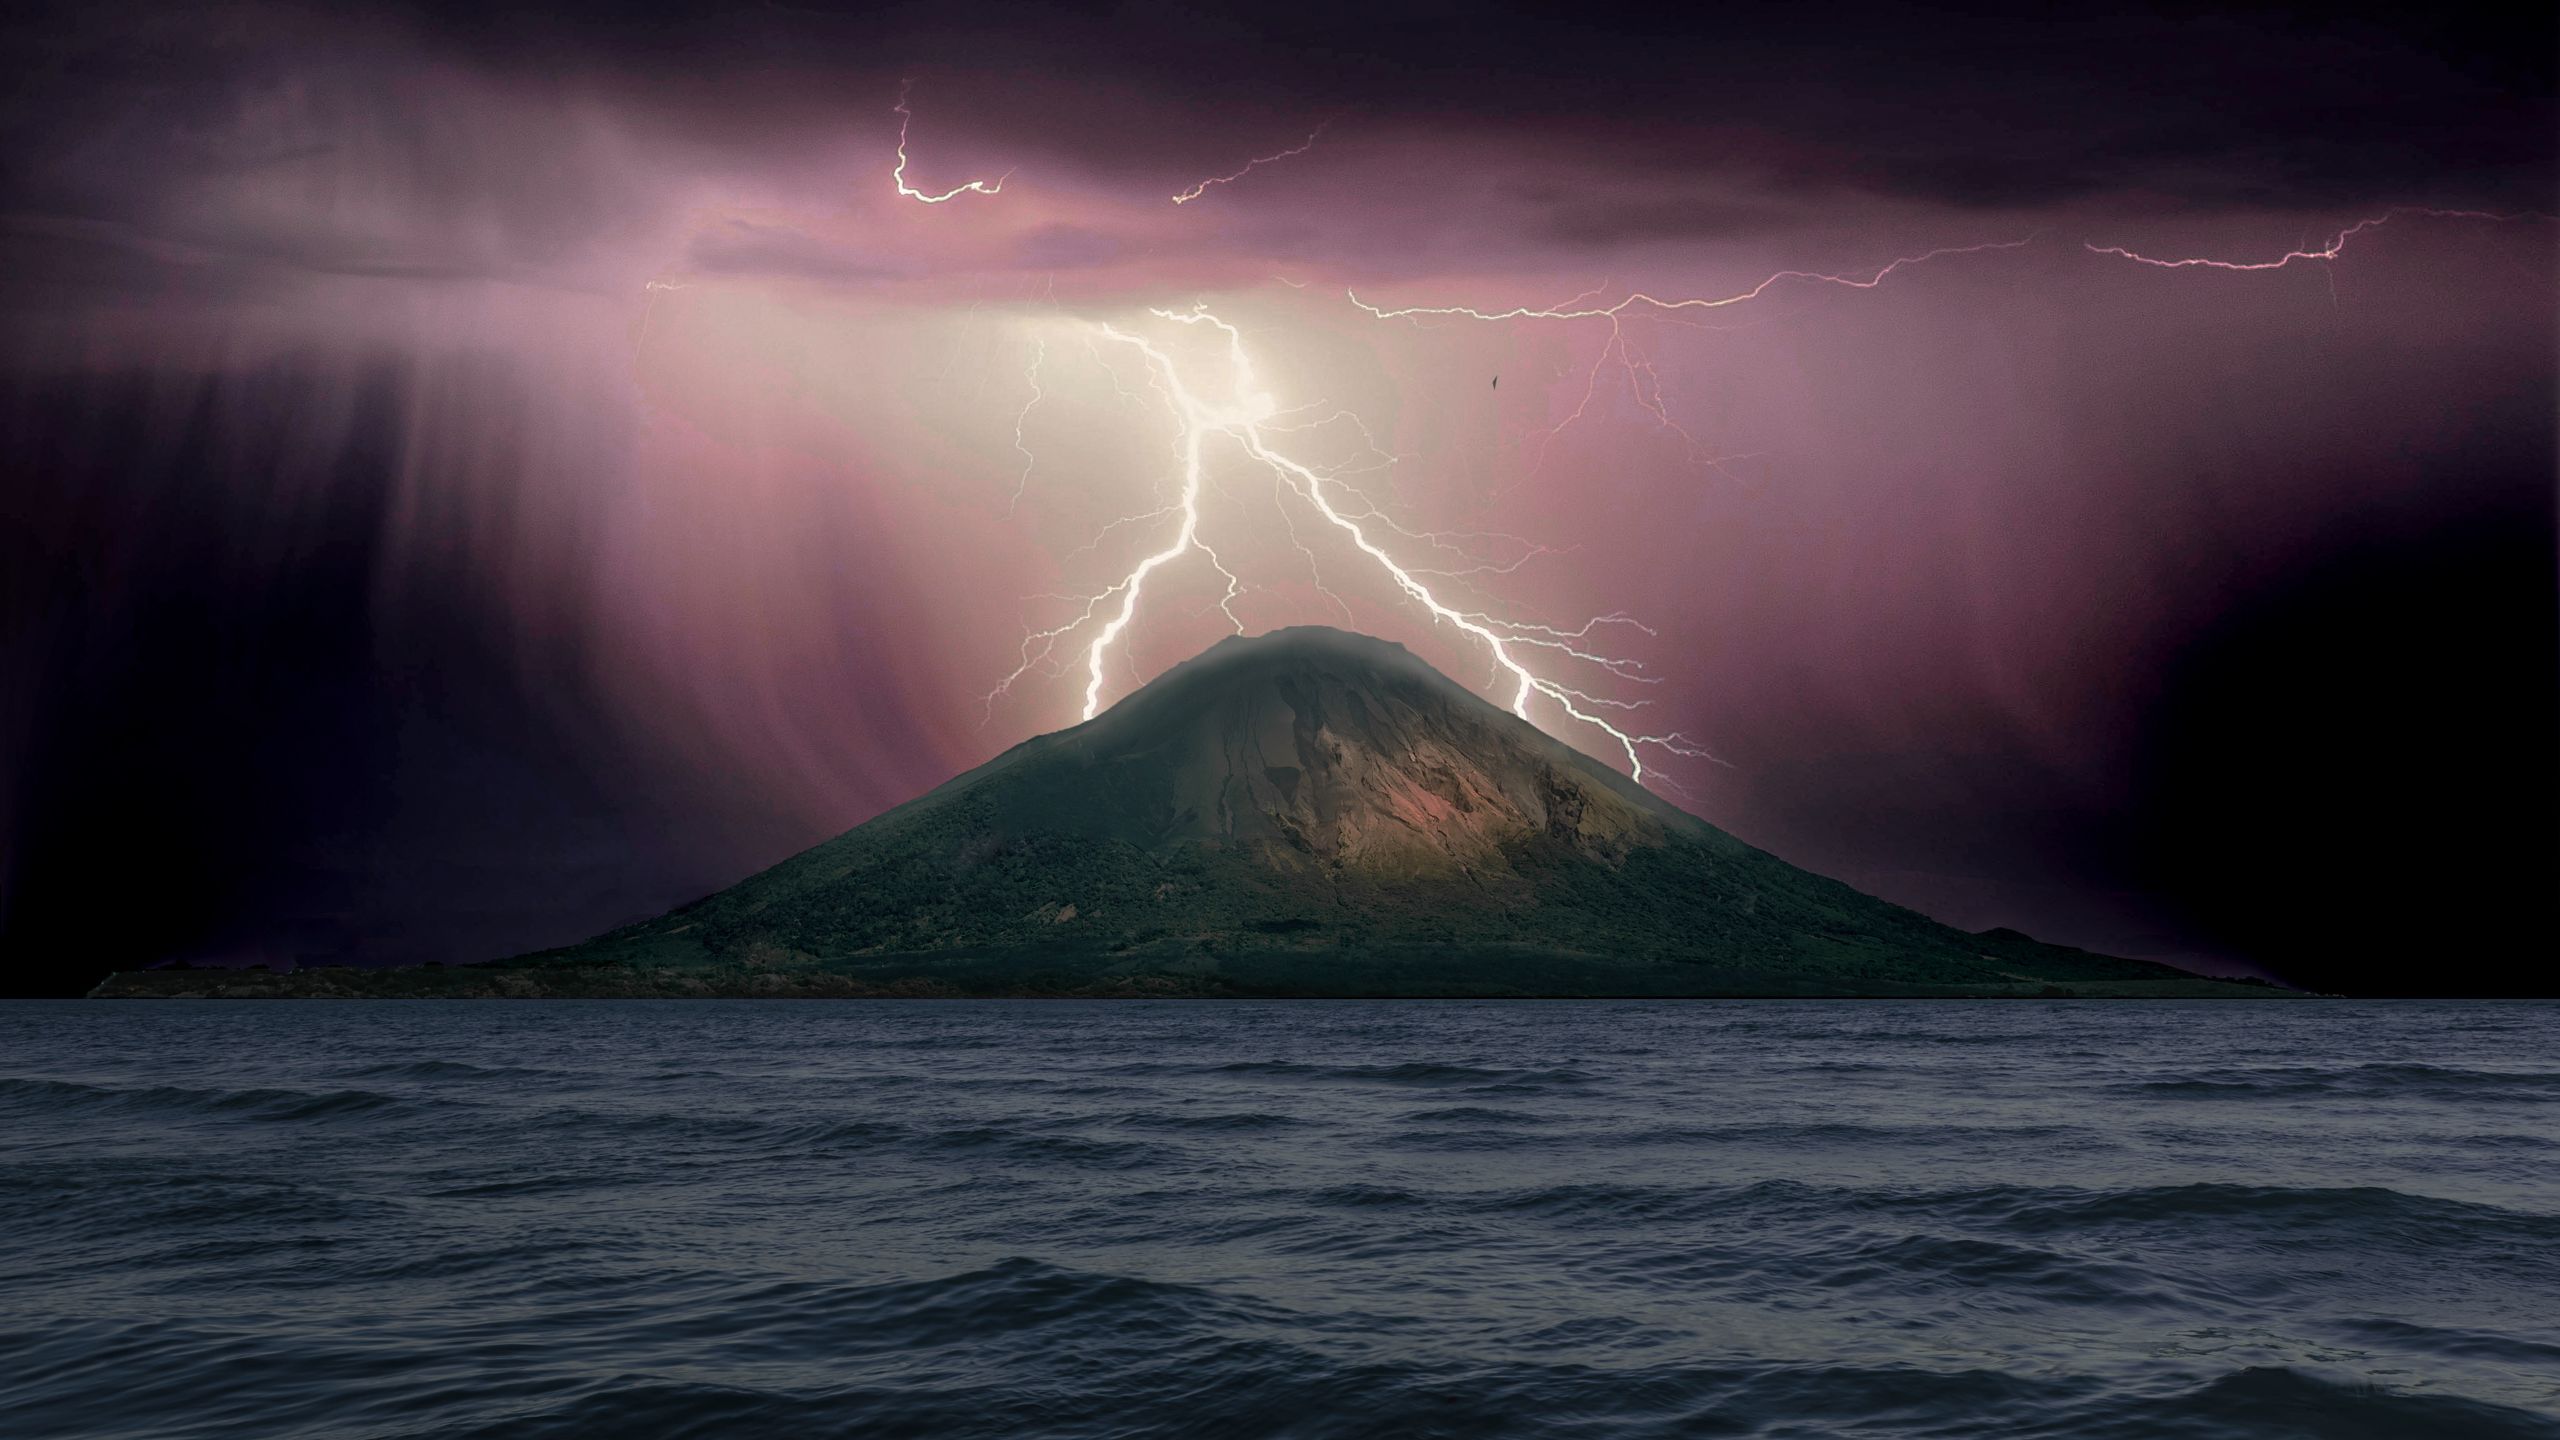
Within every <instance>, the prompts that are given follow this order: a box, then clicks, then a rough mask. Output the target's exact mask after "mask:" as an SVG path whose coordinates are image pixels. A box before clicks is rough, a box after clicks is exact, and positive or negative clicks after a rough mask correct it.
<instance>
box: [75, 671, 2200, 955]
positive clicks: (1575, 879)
mask: <svg viewBox="0 0 2560 1440" xmlns="http://www.w3.org/2000/svg"><path fill="white" fill-rule="evenodd" d="M170 973H171V972H165V971H162V972H149V974H150V975H151V976H167V975H169V974H170ZM385 973H387V972H371V973H368V972H358V971H347V970H340V971H321V972H308V971H306V972H299V973H297V974H295V975H291V976H277V977H274V978H273V979H272V980H271V981H270V980H263V979H261V980H258V981H239V980H227V981H225V982H223V988H224V989H226V990H232V991H234V992H235V993H236V990H237V987H238V986H240V985H243V984H246V985H248V986H249V987H250V988H252V989H257V988H262V987H270V986H271V987H273V988H274V989H275V990H277V991H291V992H297V993H328V988H329V987H332V986H341V987H346V990H345V992H344V993H378V992H379V991H380V990H381V988H382V987H383V986H385V985H395V988H397V986H402V985H405V986H411V987H415V989H416V990H417V991H418V992H419V993H480V992H483V991H485V992H487V993H516V994H746V995H755V994H1100V995H1146V994H1168V995H1217V994H1228V995H1954V994H1963V995H2019V994H2024V995H2037V994H2074V995H2078V994H2114V995H2167V994H2229V993H2235V992H2244V991H2245V989H2246V988H2247V987H2240V986H2233V985H2229V984H2224V983H2220V982H2214V981H2207V980H2203V979H2201V978H2199V977H2196V976H2193V975H2190V974H2188V973H2186V972H2184V971H2180V970H2176V969H2172V968H2170V967H2168V966H2164V965H2156V964H2151V963H2148V962H2144V961H2136V960H2122V959H2115V958H2111V957H2107V956H2101V955H2094V954H2090V953H2088V952H2085V951H2080V950H2073V949H2068V948H2064V947H2060V946H2052V945H2045V944H2041V943H2038V942H2036V941H2034V940H2032V939H2030V938H2028V937H2026V936H2024V935H2020V934H2017V933H2016V932H2012V931H1991V932H1987V933H1983V934H1972V933H1967V932H1964V931H1960V930H1956V929H1954V928H1951V927H1949V926H1946V925H1942V924H1939V923H1938V922H1936V921H1934V920H1931V919H1929V918H1928V917H1926V916H1924V915H1921V914H1919V913H1917V912H1916V911H1912V910H1907V909H1904V908H1902V907H1900V906H1897V905H1893V904H1890V903H1888V902H1886V901H1883V900H1879V899H1876V898H1874V897H1872V896H1869V895H1865V894H1861V893H1860V892H1858V891H1856V890H1853V889H1851V888H1849V887H1848V886H1846V885H1843V884H1840V883H1839V882H1837V881H1834V880H1828V879H1825V878H1823V877H1821V876H1819V875H1815V874H1812V873H1810V872H1807V871H1804V870H1800V869H1798V868H1796V867H1795V866H1792V865H1789V864H1787V863H1786V862H1784V861H1782V860H1779V859H1777V858H1776V857H1775V856H1772V855H1769V854H1767V853H1765V852H1762V851H1760V850H1756V849H1753V848H1752V847H1751V846H1749V845H1746V844H1744V843H1743V842H1741V841H1739V840H1737V839H1735V838H1734V837H1733V836H1731V835H1728V834H1726V833H1724V832H1723V831H1721V830H1718V829H1717V828H1715V827H1714V826H1712V825H1709V824H1708V823H1706V822H1705V821H1703V820H1701V819H1699V818H1697V817H1696V816H1694V815H1691V814H1688V813H1687V812H1685V811H1683V810H1681V809H1679V808H1677V807H1675V806H1673V805H1671V804H1669V803H1667V802H1666V801H1664V800H1662V799H1661V798H1660V797H1658V796H1656V795H1654V794H1653V793H1652V792H1650V791H1648V790H1646V789H1645V788H1644V787H1642V786H1641V785H1638V784H1636V783H1635V782H1634V781H1632V780H1629V779H1628V778H1627V777H1625V776H1623V775H1620V774H1619V773H1618V772H1616V771H1615V770H1612V769H1610V768H1609V767H1608V766H1606V765H1603V764H1601V763H1599V762H1598V761H1596V760H1593V759H1591V758H1590V757H1588V756H1586V755H1584V754H1582V753H1581V752H1579V751H1577V750H1575V749H1573V748H1572V747H1571V746H1568V745H1566V744H1564V743H1562V742H1560V741H1558V740H1556V739H1554V738H1553V737H1551V736H1549V735H1547V734H1545V733H1544V732H1543V731H1540V730H1539V729H1538V728H1537V727H1536V726H1534V725H1531V724H1529V723H1528V722H1527V721H1524V720H1522V719H1520V718H1519V717H1517V716H1515V715H1512V714H1510V713H1509V712H1507V711H1504V710H1502V709H1500V708H1497V707H1496V706H1494V705H1491V704H1488V703H1487V702H1486V701H1485V700H1484V699H1482V698H1481V697H1479V696H1478V695H1476V694H1475V693H1473V692H1472V691H1470V690H1468V689H1467V688H1466V687H1465V686H1463V685H1460V684H1458V683H1457V682H1455V681H1453V680H1451V679H1449V678H1448V677H1447V676H1445V675H1442V674H1440V673H1439V672H1438V671H1436V670H1434V669H1432V668H1431V667H1430V666H1428V665H1426V664H1424V663H1423V662H1422V661H1421V660H1419V659H1417V658H1416V657H1415V656H1413V655H1412V654H1411V653H1409V652H1408V651H1406V650H1405V649H1404V648H1403V647H1402V646H1400V645H1395V644H1392V643H1389V642H1387V641H1383V640H1377V639H1373V638H1370V637H1368V636H1364V635H1355V634H1349V633H1345V632H1343V631H1339V630H1332V629H1327V628H1323V627H1313V626H1310V627H1301V628H1295V629H1287V630H1280V631H1275V632H1272V633H1269V634H1265V635H1260V636H1255V637H1252V638H1244V637H1236V638H1232V639H1228V640H1224V641H1221V642H1220V643H1219V644H1217V645H1216V646H1214V647H1212V648H1211V649H1209V650H1208V651H1206V652H1205V653H1203V654H1201V655H1199V656H1198V657H1196V658H1194V659H1192V660H1190V661H1187V662H1185V663H1184V664H1181V665H1179V666H1176V667H1175V668H1173V669H1172V670H1170V671H1167V672H1166V673H1165V674H1163V675H1162V676H1160V677H1158V678H1157V679H1155V680H1154V681H1152V682H1151V683H1149V684H1147V685H1146V686H1145V687H1143V688H1141V689H1139V690H1138V691H1137V692H1135V693H1134V694H1132V695H1130V696H1128V697H1127V698H1126V699H1124V700H1122V701H1121V702H1120V703H1119V704H1117V705H1115V706H1113V707H1112V708H1111V709H1109V710H1108V711H1105V712H1104V713H1103V714H1101V715H1100V716H1098V717H1096V718H1095V719H1093V720H1090V721H1087V722H1086V723H1084V724H1082V725H1078V726H1076V727H1074V728H1072V729H1068V730H1061V731H1058V732H1056V733H1054V734H1049V735H1043V736H1040V737H1038V738H1036V739H1032V740H1028V741H1025V742H1023V743H1022V744H1020V745H1017V746H1015V747H1014V748H1013V749H1011V750H1009V751H1007V752H1005V753H1004V754H1003V755H1001V756H998V757H997V758H996V759H994V760H992V761H990V762H988V763H987V764H985V765H982V766H980V767H978V768H977V769H975V770H972V771H969V772H968V773H966V774H964V775H961V776H959V777H958V778H956V779H954V780H952V781H950V782H949V783H947V784H945V785H943V786H941V787H940V788H939V789H936V790H934V791H932V792H930V793H928V794H926V795H924V796H922V797H920V798H918V799H916V800H913V801H910V802H908V803H907V804H905V805H901V806H899V807H898V808H896V809H894V810H890V811H888V812H886V813H884V814H882V815H880V816H878V817H877V818H875V819H873V820H871V821H869V822H868V823H866V824H863V825H860V826H857V827H855V828H854V829H852V830H850V831H847V832H846V833H845V834H843V835H840V836H838V837H837V838H835V839H833V840H830V841H827V842H826V843H824V844H821V845H819V846H817V847H816V848H814V849H811V850H808V851H805V852H803V853H801V854H799V855H796V856H793V857H792V858H790V859H788V860H785V861H783V862H782V863H781V864H779V865H776V866H774V867H773V868H772V869H770V870H767V871H765V872H763V873H762V874H759V875H755V876H752V877H750V878H748V879H746V880H743V881H741V882H739V883H738V884H736V885H733V886H731V887H730V888H728V889H726V890H723V891H720V892H719V893H717V894H715V895H712V896H709V897H708V898H706V899H703V900H699V901H696V902H694V903H693V904H690V905H687V906H684V907H683V908H681V909H678V910H675V911H673V912H671V913H669V914H666V915H663V916H660V917H658V918H656V919H653V920H648V921H645V922H643V923H640V924H637V925H633V926H630V927H628V928H625V929H622V930H617V931H614V932H611V933H609V934H606V935H602V936H599V937H597V938H596V939H594V940H591V941H588V942H586V943H584V944H581V945H577V946H572V947H570V948H568V949H565V950H557V951H549V952H545V953H542V954H538V955H530V956H525V957H522V958H520V959H518V960H514V961H507V962H501V963H500V964H498V965H494V966H475V967H457V968H455V969H452V970H448V971H445V972H442V973H441V974H437V975H432V976H430V975H424V974H421V973H420V972H405V973H404V974H403V975H402V978H400V979H399V980H398V981H397V982H396V984H395V982H393V981H391V980H387V979H384V978H381V977H382V976H383V975H384V974H385ZM125 978H126V979H127V980H129V981H141V980H143V979H144V978H145V977H139V976H137V977H125ZM146 988H149V987H146ZM110 993H114V992H113V982H111V986H110Z"/></svg>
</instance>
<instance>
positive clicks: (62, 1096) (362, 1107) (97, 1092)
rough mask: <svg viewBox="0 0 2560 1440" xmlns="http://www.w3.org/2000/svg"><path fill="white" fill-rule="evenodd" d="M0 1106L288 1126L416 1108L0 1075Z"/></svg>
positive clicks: (331, 1096) (341, 1095) (351, 1093)
mask: <svg viewBox="0 0 2560 1440" xmlns="http://www.w3.org/2000/svg"><path fill="white" fill-rule="evenodd" d="M0 1107H9V1108H40V1109H45V1110H52V1111H61V1110H70V1111H89V1112H99V1113H106V1112H112V1113H117V1114H122V1115H128V1116H150V1115H172V1116H225V1117H230V1118H236V1119H240V1120H247V1121H264V1122H290V1121H298V1120H331V1119H345V1118H348V1117H352V1116H376V1117H378V1116H383V1115H387V1114H391V1113H393V1112H399V1111H409V1110H415V1109H417V1108H418V1105H417V1103H416V1102H415V1101H413V1100H410V1099H408V1098H405V1097H402V1096H398V1095H385V1094H383V1093H381V1092H380V1091H375V1090H317V1091H314V1090H287V1089H277V1088H271V1087H259V1088H255V1089H247V1090H226V1089H198V1088H193V1087H188V1086H178V1085H141V1086H119V1085H96V1084H90V1083H87V1082H84V1081H78V1080H31V1079H24V1078H17V1077H0Z"/></svg>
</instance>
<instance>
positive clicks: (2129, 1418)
mask: <svg viewBox="0 0 2560 1440" xmlns="http://www.w3.org/2000/svg"><path fill="white" fill-rule="evenodd" d="M0 1434H5V1435H7V1436H9V1437H11V1440H37V1437H48V1436H109V1435H112V1436H137V1437H140V1436H148V1437H154V1440H176V1437H197V1436H202V1437H232V1436H259V1437H271V1436H311V1437H319V1436H327V1437H333V1440H334V1437H394V1436H397V1437H412V1436H492V1437H495V1436H508V1437H518V1436H523V1437H545V1436H614V1437H650V1436H706V1437H707V1436H719V1437H739V1436H765V1435H771V1436H786V1437H818V1436H865V1437H873V1436H901V1435H930V1436H943V1435H956V1436H1007V1437H1011V1436H1030V1435H1068V1436H1090V1437H1103V1436H1112V1437H1132V1436H1153V1435H1210V1436H1333V1435H1362V1436H1369V1435H1375V1436H1395V1437H1429V1436H1479V1435H1483V1436H1493V1435H1518V1436H1571V1437H1590V1440H1608V1437H1621V1436H1644V1435H1673V1434H1676V1435H1699V1436H1809V1437H1810V1436H1823V1437H1829V1436H1950V1437H1953V1436H1964V1437H1971V1436H2069V1437H2075V1440H2089V1437H2132V1436H2196V1437H2208V1436H2232V1437H2240V1436H2246V1437H2252V1440H2257V1437H2270V1436H2279V1437H2280V1436H2366V1435H2369V1436H2387V1437H2394V1440H2398V1437H2425V1436H2507V1435H2514V1436H2528V1435H2529V1436H2560V1006H2555V1005H2551V1004H2488V1003H2443V1004H2411V1003H2396V1004H2364V1003H2349V1002H2323V1003H2263V1004H2257V1003H2219V1004H2217V1003H2211V1002H2205V1003H2194V1004H2188V1003H2166V1002H2160V1003H2071V1002H2060V1003H2046V1002H2005V1003H2004V1002H1974V1003H1964V1002H1954V1003H1947V1002H1910V1003H1896V1002H1813V1003H1782V1002H1767V1001H1760V1002H1701V1001H1675V1002H1643V1003H1616V1002H1558V1001H1547V1002H1529V1003H1471V1002H1403V1003H1397V1002H1386V1003H1379V1002H1340V1003H1331V1002H1317V1003H1309V1002H1295V1003H1291V1002H1277V1003H1234V1004H1228V1003H1211V1002H1164V1003H1141V1002H1103V1003H1080V1002H1057V1001H1047V1002H1044V1001H1013V1002H1006V1001H991V1002H984V1003H968V1002H912V1001H911V1002H827V1001H817V1002H753V1001H744V1002H646V1001H635V1002H574V1001H572V1002H521V1003H518V1002H486V1003H476V1004H475V1003H470V1002H460V1003H435V1002H396V1001H395V1002H335V1003H333V1002H309V1003H290V1002H288V1003H274V1004H254V1003H223V1002H176V1001H170V1002H148V1001H146V1002H126V1003H107V1002H29V1003H10V1004H6V1005H0Z"/></svg>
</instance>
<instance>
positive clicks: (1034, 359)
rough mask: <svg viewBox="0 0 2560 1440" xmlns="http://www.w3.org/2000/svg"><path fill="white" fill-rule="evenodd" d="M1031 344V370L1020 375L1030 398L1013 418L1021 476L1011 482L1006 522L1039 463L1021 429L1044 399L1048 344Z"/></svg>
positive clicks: (1020, 501)
mask: <svg viewBox="0 0 2560 1440" xmlns="http://www.w3.org/2000/svg"><path fill="white" fill-rule="evenodd" d="M1031 343H1032V346H1033V349H1032V351H1031V368H1030V369H1028V370H1026V371H1024V372H1023V375H1022V378H1023V381H1024V383H1026V384H1028V385H1029V386H1030V387H1031V398H1030V399H1028V400H1025V401H1023V402H1022V408H1021V409H1020V410H1017V411H1015V412H1014V416H1013V448H1014V453H1016V454H1018V455H1020V456H1021V457H1022V474H1021V476H1020V477H1019V478H1018V479H1016V480H1015V481H1014V482H1013V500H1012V502H1011V503H1010V504H1008V505H1006V506H1005V507H1004V516H1005V518H1006V519H1008V520H1010V519H1012V518H1013V512H1014V511H1015V510H1017V509H1020V508H1021V506H1022V492H1023V491H1025V490H1028V489H1030V488H1031V467H1032V466H1034V465H1036V464H1038V463H1039V461H1038V459H1037V458H1036V457H1034V456H1033V455H1032V453H1031V447H1030V446H1028V445H1026V444H1024V443H1023V442H1022V427H1023V426H1024V425H1026V424H1028V423H1029V422H1030V420H1031V412H1032V411H1033V410H1035V409H1038V408H1039V405H1040V402H1041V400H1042V399H1044V398H1045V397H1044V396H1043V394H1042V393H1041V390H1040V366H1041V365H1042V364H1043V363H1044V362H1046V361H1047V360H1048V358H1049V342H1048V341H1046V340H1042V339H1038V338H1034V339H1033V340H1032V342H1031Z"/></svg>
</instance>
